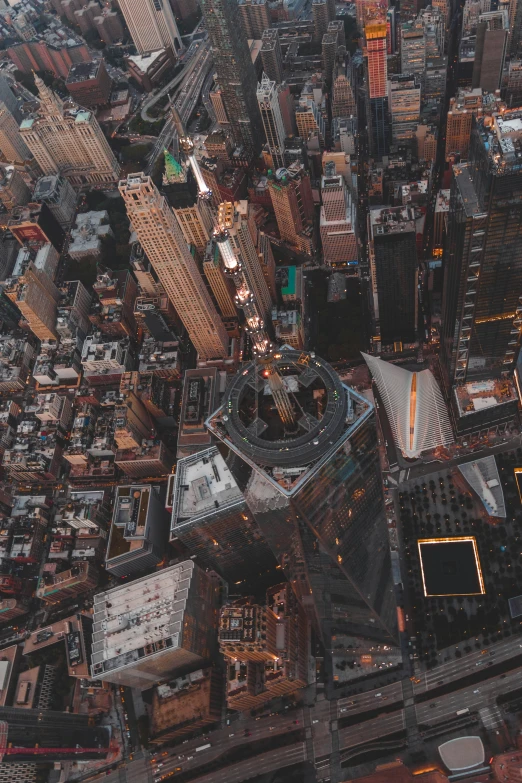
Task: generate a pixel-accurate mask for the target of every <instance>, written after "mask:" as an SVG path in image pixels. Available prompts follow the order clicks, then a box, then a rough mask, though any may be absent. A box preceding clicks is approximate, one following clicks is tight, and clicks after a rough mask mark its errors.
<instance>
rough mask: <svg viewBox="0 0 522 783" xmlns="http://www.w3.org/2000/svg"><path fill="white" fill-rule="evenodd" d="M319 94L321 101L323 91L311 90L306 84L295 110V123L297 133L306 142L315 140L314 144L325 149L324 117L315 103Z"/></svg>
mask: <svg viewBox="0 0 522 783" xmlns="http://www.w3.org/2000/svg"><path fill="white" fill-rule="evenodd" d="M317 92H319V96H317V97H318V99H319V100H320V99H321V90H318V91H314V90H310V89H309V85H306V84H305V86H304V87H303V90H302V92H301V96H300V98H299V102H298V104H297V106H296V109H295V121H296V125H297V132H298V134H299V136H300V137H301V138H302V139H304V141H306V142H308V141H310V140H311V139H314V143H317V144H318V145H319V147H320V149H324V143H325V134H326V129H325V121H324V117H323V115H322V113H321V112H320V111H319V107H318V105H317V103H316V101H315V98H316V95H317Z"/></svg>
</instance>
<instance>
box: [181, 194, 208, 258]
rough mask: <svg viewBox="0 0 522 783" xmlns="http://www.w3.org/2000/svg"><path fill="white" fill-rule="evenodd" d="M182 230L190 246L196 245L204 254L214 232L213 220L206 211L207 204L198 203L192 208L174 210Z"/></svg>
mask: <svg viewBox="0 0 522 783" xmlns="http://www.w3.org/2000/svg"><path fill="white" fill-rule="evenodd" d="M174 214H175V215H176V218H177V220H178V223H179V225H180V228H181V230H182V232H183V236H184V237H185V241H186V243H187V244H188V245H194V247H195V248H196V250H198V251H199V252H200V253H203V252H204V250H205V248H206V246H207V243H208V240H209V238H210V234H211V231H212V223H211V218H210V216H209V214H208V212H207V210H206V209H205V204H200V203H198V202H197V203H196V204H193V205H192V206H190V207H179V208H178V209H175V210H174Z"/></svg>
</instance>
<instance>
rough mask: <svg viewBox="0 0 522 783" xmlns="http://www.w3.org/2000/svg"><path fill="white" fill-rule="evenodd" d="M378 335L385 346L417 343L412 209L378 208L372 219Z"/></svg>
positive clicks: (375, 322)
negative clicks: (397, 343)
mask: <svg viewBox="0 0 522 783" xmlns="http://www.w3.org/2000/svg"><path fill="white" fill-rule="evenodd" d="M368 235H369V237H370V273H371V281H372V294H373V297H372V298H373V317H374V325H375V332H374V333H375V334H376V335H377V336H378V338H379V340H380V343H381V345H392V344H393V343H396V342H402V343H412V342H414V341H415V334H416V326H417V237H416V230H415V213H414V210H413V208H412V207H386V208H383V207H378V208H376V209H370V214H369V216H368Z"/></svg>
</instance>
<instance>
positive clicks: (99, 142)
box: [20, 76, 120, 186]
mask: <svg viewBox="0 0 522 783" xmlns="http://www.w3.org/2000/svg"><path fill="white" fill-rule="evenodd" d="M35 82H36V85H37V87H38V92H39V96H40V107H39V109H38V114H37V116H36V117H31V118H28V119H25V120H23V122H22V124H21V126H20V134H21V137H22V140H23V141H24V142H25V143H26V144H27V146H28V147H29V149H30V151H31V152H32V154H33V155H34V157H35V160H36V162H37V163H38V165H39V166H40V168H41V170H42V172H43V174H45V175H47V174H63V176H64V177H67V179H68V180H70V182H71V184H73V185H77V186H82V185H86V184H97V185H99V184H102V183H104V182H115V181H116V180H117V179H118V175H119V173H120V167H119V165H118V162H117V160H116V158H115V157H114V154H113V152H112V150H111V148H110V146H109V143H108V141H107V139H106V138H105V136H104V134H103V131H102V129H101V128H100V126H99V124H98V121H97V120H96V117H95V116H94V114H93V113H92V112H91V111H86V110H85V111H83V110H80V111H78V110H77V109H75V110H70V109H67V108H66V107H65V106H64V103H63V101H62V100H61V99H60V98H59V97H58V96H57V95H56V94H55V93H54V92H53V91H52V90H51V89H50V88H49V87H46V85H45V84H44V82H43V81H42V80H41V79H40V78H39V77H38V76H35Z"/></svg>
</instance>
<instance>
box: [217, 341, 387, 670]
mask: <svg viewBox="0 0 522 783" xmlns="http://www.w3.org/2000/svg"><path fill="white" fill-rule="evenodd" d="M273 365H275V368H276V369H277V372H278V373H279V374H280V376H282V378H283V381H284V383H285V384H287V385H288V388H289V389H291V390H292V394H291V396H290V397H289V399H290V401H291V404H292V405H293V406H294V414H295V419H296V425H295V430H294V431H293V432H289V431H288V428H286V429H285V427H284V426H283V424H282V423H281V421H280V420H279V419H278V417H277V416H274V412H273V401H272V397H271V395H270V393H269V392H268V387H267V386H266V385H265V383H266V382H265V375H264V373H266V370H263V369H262V367H261V366H260V364H259V363H251V364H249V365H247V366H246V367H245V369H244V370H243V371H242V373H241V375H238V376H237V377H236V378H235V380H234V381H233V382H232V383H231V385H230V386H229V388H228V390H227V392H226V394H225V397H224V401H223V404H222V407H221V408H219V410H217V411H216V412H215V413H214V414H213V415H212V416H210V418H209V419H208V421H207V426H208V427H209V429H210V431H211V432H212V434H214V435H215V436H216V437H217V438H218V439H219V440H221V441H222V443H223V444H224V445H225V446H227V447H228V449H229V457H228V463H229V467H230V470H231V472H232V473H233V474H234V476H235V478H236V481H237V483H238V486H239V487H240V488H241V490H242V491H243V492H244V495H245V500H246V502H247V504H248V506H249V507H250V510H251V511H252V513H253V515H254V517H255V519H256V521H257V523H258V525H259V528H260V530H261V532H262V533H263V535H264V536H265V539H266V540H267V541H268V543H269V544H270V546H271V548H272V551H273V552H274V554H275V556H276V558H277V559H278V561H279V563H280V565H281V566H282V568H283V570H284V572H285V575H286V577H287V579H288V581H289V582H290V583H291V585H292V587H293V589H294V592H295V594H296V596H297V598H298V599H299V601H300V603H301V605H302V606H303V608H304V609H305V611H306V612H307V614H308V617H309V619H310V621H311V622H312V624H313V625H314V627H315V628H316V630H317V631H318V632H319V633H320V635H321V637H322V640H323V643H324V645H325V647H326V648H327V649H328V648H329V647H331V636H332V634H333V633H334V630H333V629H334V628H335V629H336V630H335V633H340V634H343V635H347V636H349V637H351V639H352V640H353V641H352V644H353V647H354V654H355V655H363V654H367V653H368V652H369V651H370V650H372V649H373V650H375V647H376V646H378V645H380V644H385V645H392V646H393V645H396V643H397V641H396V640H397V637H398V633H397V628H396V605H395V597H394V590H393V584H392V574H391V561H390V554H389V546H388V534H387V529H386V522H385V515H384V500H383V495H382V487H381V478H380V470H379V459H378V452H377V435H376V428H375V410H374V408H373V406H372V405H371V404H370V403H369V402H368V400H366V399H365V398H364V397H362V396H361V395H359V394H357V392H355V391H354V390H353V389H349V388H348V387H346V386H344V385H343V384H342V383H341V381H340V380H339V377H338V376H337V374H336V373H335V372H334V370H332V368H331V367H330V366H329V365H328V364H326V363H325V362H323V361H322V360H320V359H318V358H316V357H313V356H312V355H310V354H307V353H299V352H298V351H294V350H291V349H289V348H288V346H284V347H283V348H282V349H281V351H280V353H278V354H276V355H275V357H274V359H273Z"/></svg>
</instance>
